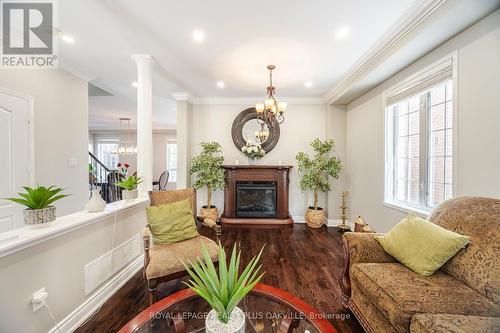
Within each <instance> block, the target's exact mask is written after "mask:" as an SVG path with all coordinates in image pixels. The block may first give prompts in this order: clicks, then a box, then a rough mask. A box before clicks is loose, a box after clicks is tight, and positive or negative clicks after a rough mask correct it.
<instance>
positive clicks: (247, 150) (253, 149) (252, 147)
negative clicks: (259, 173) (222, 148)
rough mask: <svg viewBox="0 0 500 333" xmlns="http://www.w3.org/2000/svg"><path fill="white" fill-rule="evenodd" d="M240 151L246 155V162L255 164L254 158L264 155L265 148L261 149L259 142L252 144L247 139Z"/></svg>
mask: <svg viewBox="0 0 500 333" xmlns="http://www.w3.org/2000/svg"><path fill="white" fill-rule="evenodd" d="M241 151H242V153H243V154H245V156H246V157H248V164H255V162H256V160H258V159H260V158H262V157H264V156H265V155H266V152H265V150H264V149H262V147H261V145H260V144H259V145H258V144H254V143H251V142H250V141H247V143H246V144H245V145H244V146H243V147H241Z"/></svg>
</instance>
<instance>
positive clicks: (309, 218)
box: [305, 207, 326, 229]
mask: <svg viewBox="0 0 500 333" xmlns="http://www.w3.org/2000/svg"><path fill="white" fill-rule="evenodd" d="M305 218H306V222H307V225H308V226H309V227H310V228H314V229H318V228H321V227H322V226H323V224H325V220H326V215H325V210H324V209H323V208H321V207H318V209H317V210H315V209H314V207H309V208H308V209H307V212H306V216H305Z"/></svg>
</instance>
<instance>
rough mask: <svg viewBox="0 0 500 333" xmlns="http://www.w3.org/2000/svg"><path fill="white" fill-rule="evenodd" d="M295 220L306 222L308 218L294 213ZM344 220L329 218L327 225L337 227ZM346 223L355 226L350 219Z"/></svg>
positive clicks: (296, 221) (295, 221)
mask: <svg viewBox="0 0 500 333" xmlns="http://www.w3.org/2000/svg"><path fill="white" fill-rule="evenodd" d="M292 219H293V222H294V223H306V220H305V219H304V216H299V215H294V216H292ZM341 223H342V220H341V219H328V220H327V221H326V225H327V226H328V227H336V226H337V225H339V224H341ZM346 224H347V225H349V226H350V227H351V229H352V228H353V224H352V223H351V222H349V221H346Z"/></svg>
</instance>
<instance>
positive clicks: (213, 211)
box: [200, 206, 219, 222]
mask: <svg viewBox="0 0 500 333" xmlns="http://www.w3.org/2000/svg"><path fill="white" fill-rule="evenodd" d="M200 216H201V219H202V221H204V220H205V219H210V220H212V221H214V222H217V218H218V217H219V211H218V210H217V207H215V206H210V208H207V206H203V207H201V209H200Z"/></svg>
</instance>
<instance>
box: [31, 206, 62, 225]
mask: <svg viewBox="0 0 500 333" xmlns="http://www.w3.org/2000/svg"><path fill="white" fill-rule="evenodd" d="M23 216H24V223H25V224H27V225H28V226H29V227H30V228H38V227H45V226H48V225H50V222H52V221H54V220H55V219H56V207H54V206H49V207H47V208H43V209H25V210H23Z"/></svg>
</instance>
